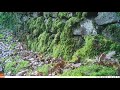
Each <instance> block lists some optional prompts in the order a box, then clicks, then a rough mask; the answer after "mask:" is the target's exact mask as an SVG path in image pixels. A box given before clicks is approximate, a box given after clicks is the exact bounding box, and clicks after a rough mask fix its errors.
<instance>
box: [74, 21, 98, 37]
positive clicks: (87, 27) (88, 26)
mask: <svg viewBox="0 0 120 90" xmlns="http://www.w3.org/2000/svg"><path fill="white" fill-rule="evenodd" d="M73 34H74V35H89V34H92V35H96V34H97V32H96V29H95V27H94V24H93V21H92V20H89V19H86V20H84V21H82V22H81V23H80V28H76V29H74V30H73Z"/></svg>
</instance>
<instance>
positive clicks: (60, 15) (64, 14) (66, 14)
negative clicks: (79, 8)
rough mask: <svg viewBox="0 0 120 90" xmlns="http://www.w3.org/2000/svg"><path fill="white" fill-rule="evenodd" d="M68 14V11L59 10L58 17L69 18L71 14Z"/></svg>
mask: <svg viewBox="0 0 120 90" xmlns="http://www.w3.org/2000/svg"><path fill="white" fill-rule="evenodd" d="M69 14H70V12H59V13H58V17H59V18H61V19H62V18H70V17H71V16H70V15H69Z"/></svg>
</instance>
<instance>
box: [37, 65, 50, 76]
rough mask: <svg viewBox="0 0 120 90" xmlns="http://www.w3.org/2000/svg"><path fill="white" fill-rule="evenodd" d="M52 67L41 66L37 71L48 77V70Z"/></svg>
mask: <svg viewBox="0 0 120 90" xmlns="http://www.w3.org/2000/svg"><path fill="white" fill-rule="evenodd" d="M50 66H51V65H50V64H47V65H43V66H40V67H38V68H37V71H38V72H42V73H43V74H44V75H45V76H46V75H48V70H49V67H50Z"/></svg>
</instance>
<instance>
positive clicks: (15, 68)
mask: <svg viewBox="0 0 120 90" xmlns="http://www.w3.org/2000/svg"><path fill="white" fill-rule="evenodd" d="M9 59H10V58H9ZM16 60H17V58H16V59H12V61H11V62H7V63H6V64H5V69H4V71H5V73H8V72H11V73H12V74H13V75H15V74H17V73H18V72H20V71H21V70H22V69H24V68H26V67H28V65H29V62H28V61H21V62H19V63H17V62H16Z"/></svg>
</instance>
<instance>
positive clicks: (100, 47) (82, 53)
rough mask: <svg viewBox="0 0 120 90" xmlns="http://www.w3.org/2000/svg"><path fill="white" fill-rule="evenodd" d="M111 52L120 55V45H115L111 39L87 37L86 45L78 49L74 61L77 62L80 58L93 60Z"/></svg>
mask: <svg viewBox="0 0 120 90" xmlns="http://www.w3.org/2000/svg"><path fill="white" fill-rule="evenodd" d="M111 50H115V51H116V52H118V53H120V51H119V50H120V44H118V43H115V42H113V41H111V40H109V39H106V38H105V37H103V36H99V35H97V36H86V37H85V44H84V46H83V47H82V48H80V49H78V50H77V51H76V52H75V53H74V55H73V57H72V60H76V59H77V58H78V57H81V58H83V59H84V58H93V57H95V56H97V55H99V54H100V53H103V52H106V53H107V52H108V51H111Z"/></svg>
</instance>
